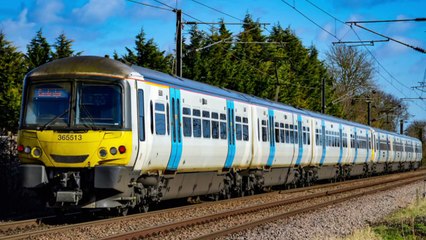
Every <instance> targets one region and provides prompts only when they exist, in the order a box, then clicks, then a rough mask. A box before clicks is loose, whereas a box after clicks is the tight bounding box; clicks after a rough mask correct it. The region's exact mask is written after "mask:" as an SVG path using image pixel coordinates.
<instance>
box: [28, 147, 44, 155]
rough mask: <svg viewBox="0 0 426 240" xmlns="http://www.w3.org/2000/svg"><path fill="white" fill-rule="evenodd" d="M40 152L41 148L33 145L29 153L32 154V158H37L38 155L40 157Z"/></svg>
mask: <svg viewBox="0 0 426 240" xmlns="http://www.w3.org/2000/svg"><path fill="white" fill-rule="evenodd" d="M41 154H42V151H41V149H40V148H38V147H35V148H33V149H32V150H31V155H32V156H33V157H34V158H39V157H41Z"/></svg>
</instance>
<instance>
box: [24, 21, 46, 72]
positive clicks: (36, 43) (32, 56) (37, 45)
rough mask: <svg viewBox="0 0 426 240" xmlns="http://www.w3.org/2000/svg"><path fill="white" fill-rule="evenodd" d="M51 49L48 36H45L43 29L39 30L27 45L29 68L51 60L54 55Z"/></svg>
mask: <svg viewBox="0 0 426 240" xmlns="http://www.w3.org/2000/svg"><path fill="white" fill-rule="evenodd" d="M50 49H51V48H50V45H49V43H48V42H47V40H46V38H45V37H43V32H42V30H41V29H40V30H38V31H37V34H36V36H35V37H34V38H33V39H31V42H30V43H29V44H28V45H27V60H28V65H29V70H31V69H33V68H36V67H38V66H40V65H42V64H45V63H47V62H49V61H51V59H52V56H51V51H50Z"/></svg>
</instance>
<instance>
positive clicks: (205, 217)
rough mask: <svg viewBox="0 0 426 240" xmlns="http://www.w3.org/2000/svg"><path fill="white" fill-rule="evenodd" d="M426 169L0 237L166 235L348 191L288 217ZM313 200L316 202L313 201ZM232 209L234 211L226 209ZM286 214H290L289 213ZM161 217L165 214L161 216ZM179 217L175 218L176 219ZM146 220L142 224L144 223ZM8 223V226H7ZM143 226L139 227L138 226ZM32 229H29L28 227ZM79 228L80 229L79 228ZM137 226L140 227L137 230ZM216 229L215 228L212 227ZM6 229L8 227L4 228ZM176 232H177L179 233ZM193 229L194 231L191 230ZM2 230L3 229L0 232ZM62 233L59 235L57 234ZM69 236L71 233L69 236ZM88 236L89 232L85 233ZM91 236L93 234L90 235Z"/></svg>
mask: <svg viewBox="0 0 426 240" xmlns="http://www.w3.org/2000/svg"><path fill="white" fill-rule="evenodd" d="M425 174H426V171H416V172H410V173H403V174H393V175H387V176H380V177H374V178H369V179H359V180H352V181H346V182H340V183H333V184H325V185H317V186H312V187H307V188H302V189H291V190H285V191H282V192H281V193H284V194H280V192H278V191H277V192H271V193H266V194H260V195H254V196H249V197H244V198H237V199H230V200H225V201H219V202H208V203H203V204H197V205H189V206H184V207H179V208H171V209H165V210H159V211H155V212H150V213H144V214H135V215H130V216H126V217H117V218H113V219H103V220H97V221H92V222H85V223H79V224H72V225H66V226H58V227H55V226H49V228H48V229H44V228H41V229H37V226H36V225H35V224H40V222H42V221H35V220H26V221H27V223H26V224H27V226H29V227H30V228H27V227H25V225H24V222H23V221H20V222H21V223H18V222H16V223H15V224H16V225H15V226H19V224H22V225H21V227H19V229H21V232H19V233H17V234H15V233H13V234H7V233H6V234H3V236H0V239H24V238H32V239H37V238H38V237H41V236H43V238H51V239H56V238H59V237H60V235H61V234H66V233H68V234H72V233H76V232H78V231H80V230H81V229H85V230H84V231H85V232H88V231H91V229H94V230H93V231H94V232H96V230H95V229H97V228H99V229H101V228H105V229H111V228H114V227H116V225H119V226H125V225H130V224H131V223H134V222H139V223H140V224H136V225H138V226H137V227H131V228H129V229H127V230H124V231H127V232H129V233H127V234H120V232H123V231H118V230H117V233H118V234H116V235H110V234H109V235H106V236H105V235H102V234H99V235H97V234H96V233H94V234H95V235H94V236H92V238H102V237H104V238H105V239H117V238H118V239H132V238H137V237H152V236H154V235H158V236H161V237H164V236H167V235H164V234H165V233H164V232H169V234H170V233H171V232H173V234H179V231H182V230H184V231H187V229H191V227H190V226H197V227H200V226H202V225H206V224H207V225H208V224H214V223H215V222H217V221H223V220H224V219H225V220H226V218H230V217H236V216H243V215H245V214H259V212H260V211H266V210H268V209H276V208H279V207H282V206H287V205H291V204H297V203H300V202H306V201H312V200H313V199H320V198H327V197H330V196H336V195H339V194H340V195H342V194H343V195H344V194H347V195H348V196H342V197H339V198H338V199H334V200H330V201H327V203H324V202H322V203H317V205H312V206H310V207H305V208H297V209H296V208H295V209H294V210H291V211H288V212H287V213H285V214H284V213H283V214H284V215H283V214H278V215H277V216H274V217H275V218H285V217H288V216H290V215H294V214H297V213H300V212H304V211H310V210H312V209H317V208H319V207H323V206H326V205H329V204H334V203H336V202H339V201H345V200H348V199H350V198H352V197H356V196H360V195H364V194H368V193H371V192H377V191H382V190H386V189H388V188H393V187H396V186H400V185H403V184H408V183H410V182H414V181H418V180H420V179H424V178H425ZM383 184H387V185H386V186H383V187H377V186H380V185H383ZM345 186H346V187H345ZM365 188H374V189H372V190H369V191H362V192H361V193H360V192H358V193H356V194H349V192H351V191H355V190H358V191H361V190H360V189H365ZM268 195H269V196H272V198H274V195H275V197H277V198H282V197H283V196H290V197H287V198H284V199H281V200H279V201H278V200H277V201H273V202H271V201H269V202H267V201H266V202H265V203H261V204H252V206H250V207H245V208H241V207H239V206H241V205H243V204H242V202H244V201H246V202H247V201H251V202H262V201H263V200H262V198H265V197H266V196H268ZM312 202H314V201H312ZM226 204H228V205H229V206H225V207H222V208H223V209H222V210H218V212H216V213H214V214H207V213H206V214H204V213H203V208H207V207H210V208H216V207H217V206H220V205H226ZM227 209H231V210H227ZM190 212H193V213H198V216H195V217H191V216H186V217H185V216H183V215H185V214H186V213H190ZM286 214H287V215H286ZM161 216H162V217H161ZM274 217H271V218H265V219H260V220H258V221H256V222H253V224H262V223H265V222H267V221H272V220H273V218H274ZM173 220H176V221H173ZM142 223H143V224H142ZM10 224H11V225H10V226H13V225H12V223H10ZM4 226H5V225H4ZM252 226H254V225H250V226H245V225H244V224H240V225H238V226H235V227H233V228H231V229H221V230H220V231H216V232H214V233H210V234H211V235H202V236H199V237H202V238H214V237H217V236H222V235H226V234H229V233H232V232H235V231H241V229H244V228H247V227H249V228H250V227H252ZM138 228H140V229H138ZM1 229H5V228H3V225H0V230H1ZM9 229H12V227H9ZM27 229H29V230H27ZM79 229H80V230H79ZM135 229H138V230H135ZM212 229H215V228H212ZM3 231H7V230H3ZM176 231H177V232H176ZM189 231H191V230H189ZM0 233H1V232H0ZM58 234H59V235H58ZM68 236H70V235H68ZM85 236H86V235H85ZM74 238H85V237H83V236H74ZM87 238H90V237H87Z"/></svg>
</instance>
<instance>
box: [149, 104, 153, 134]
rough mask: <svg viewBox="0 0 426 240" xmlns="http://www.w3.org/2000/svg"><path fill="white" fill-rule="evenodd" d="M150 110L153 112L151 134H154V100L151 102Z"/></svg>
mask: <svg viewBox="0 0 426 240" xmlns="http://www.w3.org/2000/svg"><path fill="white" fill-rule="evenodd" d="M149 110H150V113H151V134H154V107H153V106H152V101H150V103H149Z"/></svg>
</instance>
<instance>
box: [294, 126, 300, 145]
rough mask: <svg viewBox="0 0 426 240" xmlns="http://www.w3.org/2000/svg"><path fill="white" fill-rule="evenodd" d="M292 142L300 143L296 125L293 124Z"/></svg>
mask: <svg viewBox="0 0 426 240" xmlns="http://www.w3.org/2000/svg"><path fill="white" fill-rule="evenodd" d="M294 143H297V144H300V142H299V133H298V132H297V126H294Z"/></svg>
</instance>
